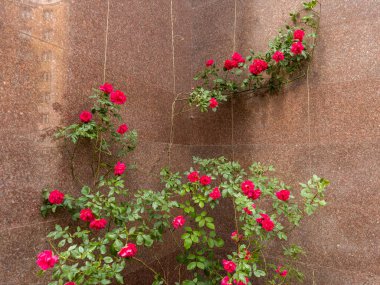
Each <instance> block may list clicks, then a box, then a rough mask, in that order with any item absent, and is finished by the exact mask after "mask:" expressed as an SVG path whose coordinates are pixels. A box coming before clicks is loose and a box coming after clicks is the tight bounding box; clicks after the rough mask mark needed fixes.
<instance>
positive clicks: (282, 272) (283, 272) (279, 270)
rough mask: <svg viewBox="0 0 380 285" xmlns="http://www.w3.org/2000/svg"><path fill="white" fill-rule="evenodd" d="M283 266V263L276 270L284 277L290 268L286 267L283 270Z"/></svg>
mask: <svg viewBox="0 0 380 285" xmlns="http://www.w3.org/2000/svg"><path fill="white" fill-rule="evenodd" d="M281 268H282V265H280V266H278V267H277V269H276V272H277V273H278V274H279V275H280V276H282V277H285V276H286V275H288V270H286V269H284V270H282V271H281Z"/></svg>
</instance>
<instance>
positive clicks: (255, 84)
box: [189, 1, 319, 112]
mask: <svg viewBox="0 0 380 285" xmlns="http://www.w3.org/2000/svg"><path fill="white" fill-rule="evenodd" d="M312 2H313V1H312ZM316 4H317V2H313V3H311V4H310V5H309V4H308V5H306V6H304V9H303V10H301V11H304V10H305V11H306V12H307V13H308V15H306V16H304V17H302V18H300V17H299V15H300V12H301V11H300V12H297V13H294V14H293V13H292V14H291V15H292V17H291V19H292V21H293V25H286V26H285V28H283V29H281V30H280V32H279V34H278V36H276V37H275V38H274V39H273V40H272V41H271V42H270V44H269V50H268V51H267V52H266V53H264V54H261V53H258V54H256V53H254V52H253V51H251V52H250V54H249V55H247V56H245V57H244V56H243V55H241V54H240V53H238V52H234V53H233V54H232V56H231V57H230V58H227V59H225V60H224V62H221V63H219V64H218V63H217V62H216V61H214V60H213V59H210V60H207V61H206V63H205V68H204V69H203V70H202V71H201V72H199V73H198V74H197V75H196V76H195V77H194V79H195V80H197V81H198V80H199V81H200V84H199V85H198V86H197V87H195V88H194V89H193V91H192V92H191V93H190V96H189V103H190V105H195V106H197V107H199V108H200V110H201V111H202V112H203V111H207V110H208V109H211V110H213V111H216V109H217V108H218V107H219V105H220V103H221V102H222V101H226V100H227V98H228V97H230V96H233V95H238V94H240V93H243V94H247V93H248V94H249V93H253V92H255V91H256V90H258V89H264V90H265V89H269V91H271V92H277V91H279V90H280V89H281V87H282V86H283V85H284V84H287V83H288V82H290V81H291V79H292V75H293V74H296V73H298V71H299V70H301V69H302V68H304V64H303V63H304V62H307V61H308V60H310V58H311V55H312V51H313V49H314V46H315V44H314V40H310V41H309V40H307V39H315V38H316V32H317V27H318V20H319V18H318V17H319V16H318V14H317V13H316V12H314V11H313V8H314V7H315V5H316ZM307 30H310V33H308V34H306V31H307ZM218 65H219V67H218Z"/></svg>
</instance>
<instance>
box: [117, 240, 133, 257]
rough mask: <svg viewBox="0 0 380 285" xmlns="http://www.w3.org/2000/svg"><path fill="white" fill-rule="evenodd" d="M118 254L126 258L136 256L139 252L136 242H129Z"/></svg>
mask: <svg viewBox="0 0 380 285" xmlns="http://www.w3.org/2000/svg"><path fill="white" fill-rule="evenodd" d="M117 254H118V255H119V256H121V257H126V258H130V257H134V256H135V255H136V254H137V247H136V245H135V244H134V243H127V245H126V246H124V247H123V248H122V249H120V251H119V252H118V253H117Z"/></svg>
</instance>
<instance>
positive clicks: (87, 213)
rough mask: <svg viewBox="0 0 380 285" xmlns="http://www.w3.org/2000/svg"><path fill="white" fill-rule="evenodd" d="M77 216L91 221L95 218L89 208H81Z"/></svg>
mask: <svg viewBox="0 0 380 285" xmlns="http://www.w3.org/2000/svg"><path fill="white" fill-rule="evenodd" d="M79 218H80V219H81V220H82V221H85V222H91V221H92V220H94V219H95V216H94V213H93V212H92V211H91V209H82V210H81V211H80V213H79Z"/></svg>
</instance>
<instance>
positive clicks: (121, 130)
mask: <svg viewBox="0 0 380 285" xmlns="http://www.w3.org/2000/svg"><path fill="white" fill-rule="evenodd" d="M116 132H118V133H119V134H121V135H122V134H125V133H126V132H128V126H127V125H126V124H122V125H120V126H119V127H118V128H117V130H116Z"/></svg>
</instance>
